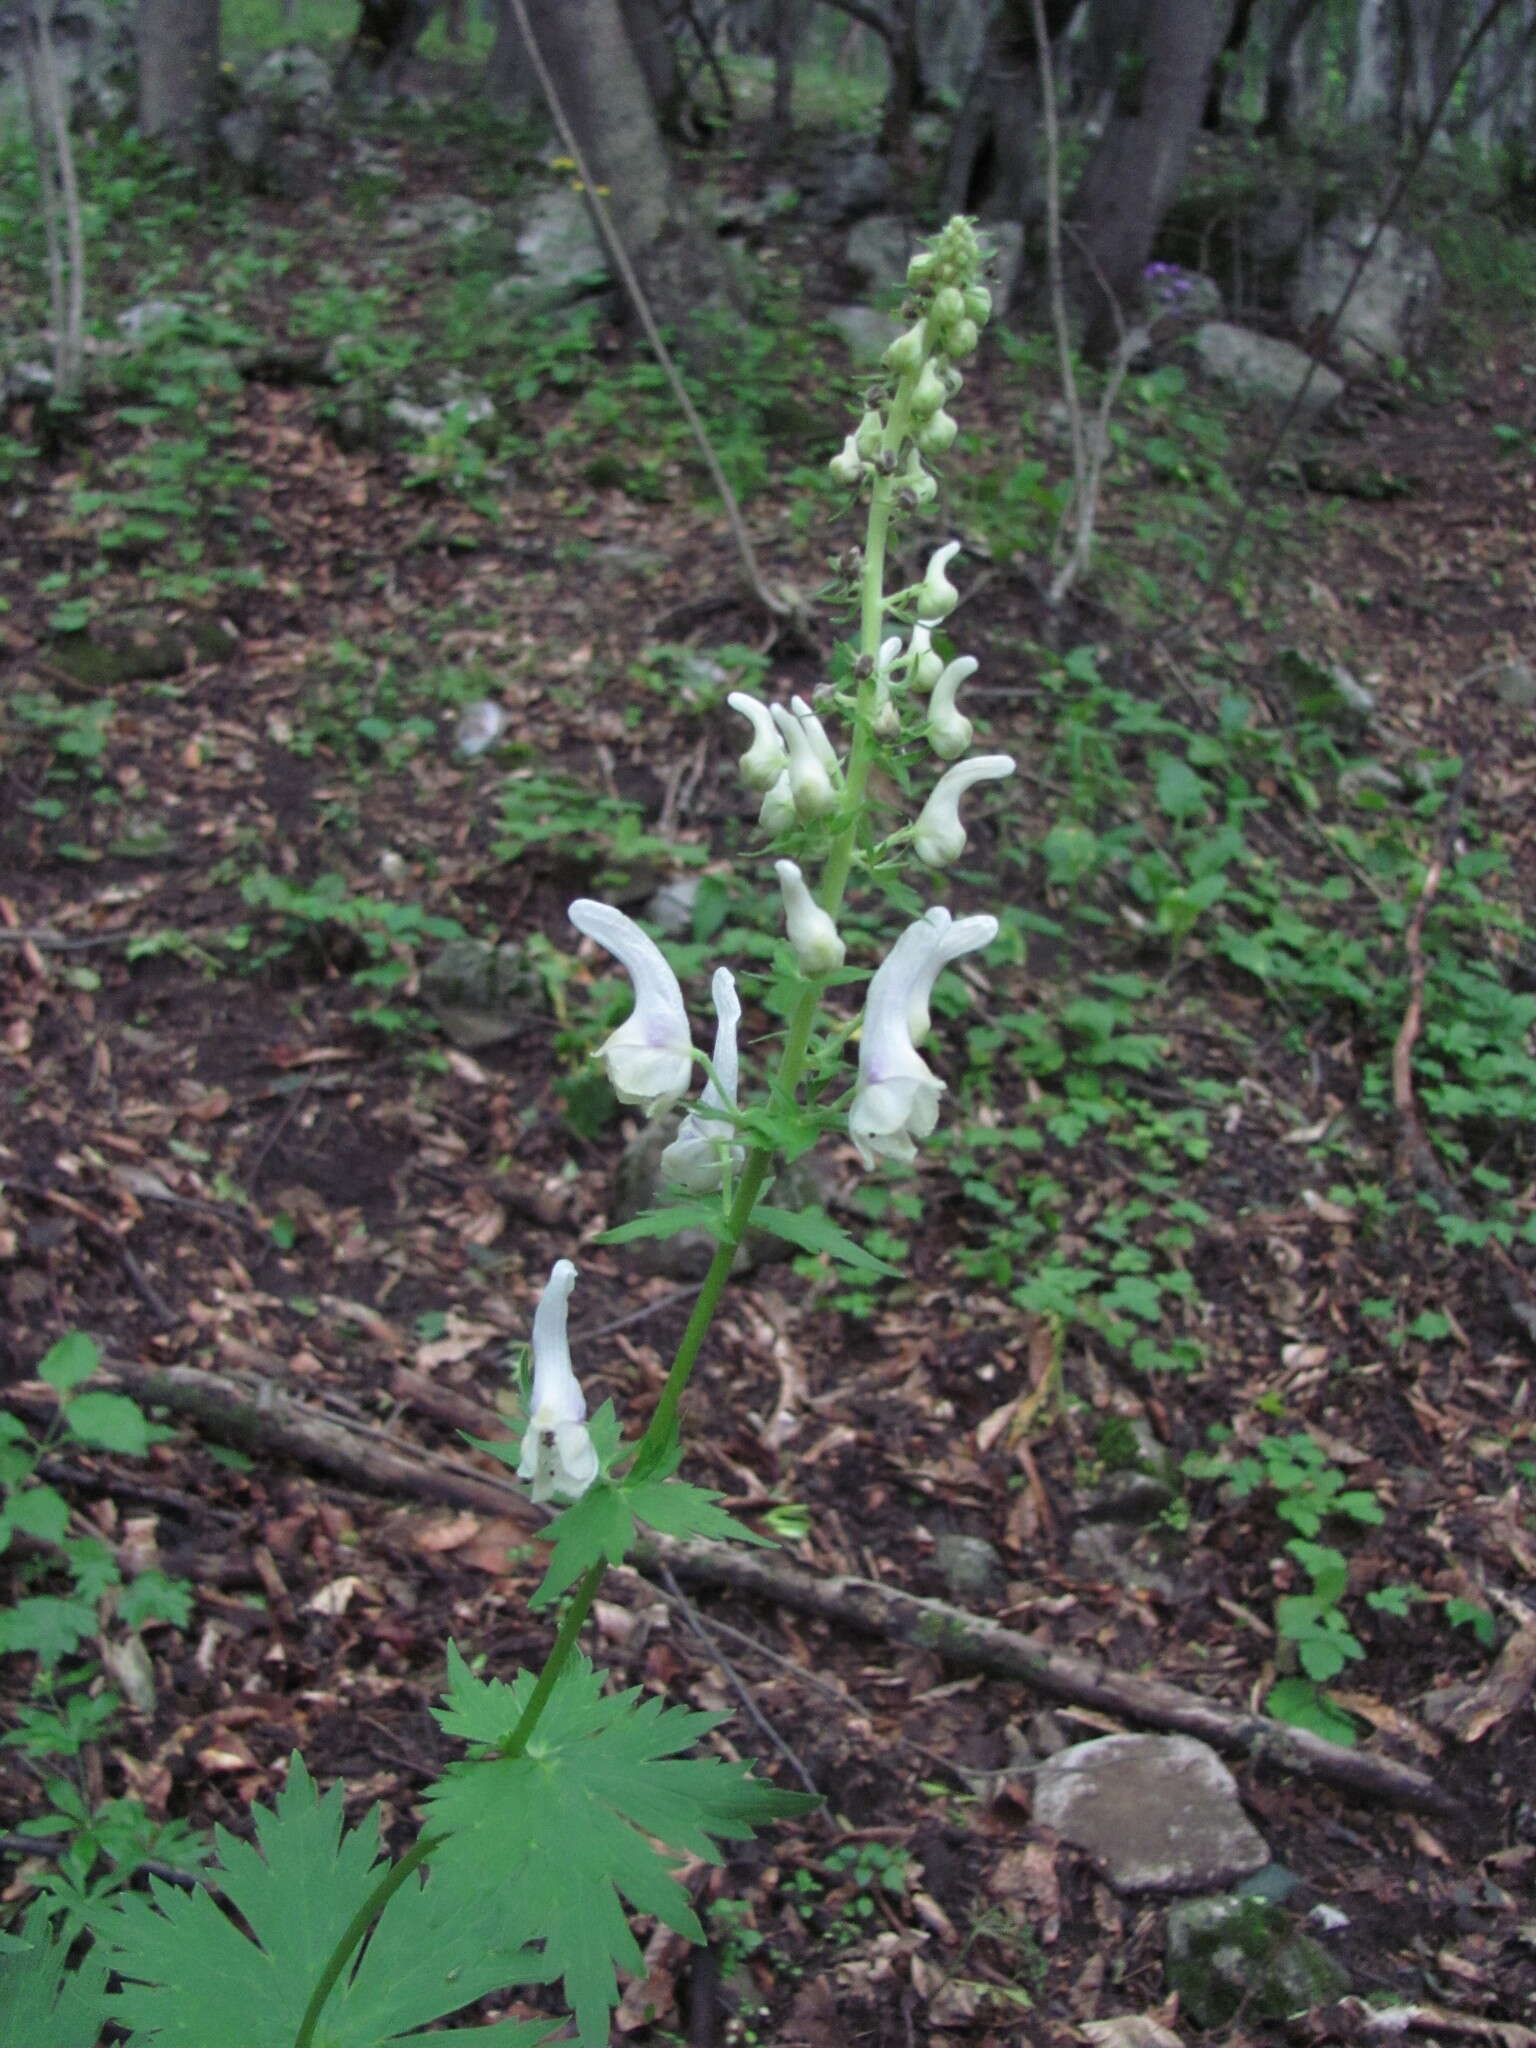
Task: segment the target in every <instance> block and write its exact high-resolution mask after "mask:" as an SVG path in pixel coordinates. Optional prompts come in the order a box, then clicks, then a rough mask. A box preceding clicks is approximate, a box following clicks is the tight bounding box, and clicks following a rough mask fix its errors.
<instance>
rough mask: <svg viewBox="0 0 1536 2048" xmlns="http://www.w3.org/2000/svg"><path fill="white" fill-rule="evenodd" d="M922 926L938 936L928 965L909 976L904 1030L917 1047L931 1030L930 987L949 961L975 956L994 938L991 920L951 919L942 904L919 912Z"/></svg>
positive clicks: (980, 918)
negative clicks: (931, 929)
mask: <svg viewBox="0 0 1536 2048" xmlns="http://www.w3.org/2000/svg"><path fill="white" fill-rule="evenodd" d="M923 922H924V924H930V925H932V926H933V929H934V930H935V931H936V932H937V933H938V935H939V942H938V944H937V945H936V946H935V947H934V949H933V952H932V954H931V956H930V957H929V960H928V964H927V966H926V967H924V969H923V971H922V972H921V973H920V974H918V975H915V976H914V977H913V981H912V986H911V990H910V992H909V995H908V999H907V1029H908V1031H909V1032H910V1033H911V1037H912V1043H913V1044H914V1045H921V1044H922V1043H923V1041H924V1039H926V1038H927V1036H928V1033H929V1031H930V1030H931V1029H932V1019H931V1018H930V1017H929V1015H928V998H929V997H930V996H931V995H932V994H933V984H934V983H935V982H936V981H937V980H938V978H939V976H940V975H941V974H942V973H943V971H944V969H945V968H946V967H948V966H949V964H950V962H951V961H953V960H960V959H963V958H964V956H965V955H966V954H967V953H976V952H979V951H980V950H981V948H982V947H983V946H990V945H991V943H992V941H993V940H994V939H995V938H996V937H997V919H996V918H995V917H989V916H985V915H983V916H980V917H961V918H952V917H951V916H950V914H949V912H948V911H947V910H946V909H945V908H944V907H943V905H942V904H935V905H934V907H933V909H932V910H926V911H924V913H923Z"/></svg>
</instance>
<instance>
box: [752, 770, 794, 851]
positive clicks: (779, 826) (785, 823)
mask: <svg viewBox="0 0 1536 2048" xmlns="http://www.w3.org/2000/svg"><path fill="white" fill-rule="evenodd" d="M757 822H758V824H759V825H761V826H762V828H763V830H764V831H765V832H766V833H768V835H769V836H770V837H771V838H774V839H777V838H778V836H779V834H780V833H781V832H787V831H788V830H789V829H790V827H791V826H792V825H794V824H797V823H798V822H799V821H798V817H797V814H796V811H795V799H794V795H793V793H792V792H791V790H790V787H789V770H788V769H787V768H786V769H785V770H784V773H783V774H782V775H781V776H780V777H779V779H778V781H777V782H776V783H775V784H774V785H773V787H772V789H770V790H769V791H768V793H767V795H766V796H765V797H764V798H763V801H762V806H761V808H760V809H759V811H758V814H757Z"/></svg>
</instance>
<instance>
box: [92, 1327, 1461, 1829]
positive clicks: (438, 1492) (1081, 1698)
mask: <svg viewBox="0 0 1536 2048" xmlns="http://www.w3.org/2000/svg"><path fill="white" fill-rule="evenodd" d="M99 1377H101V1378H103V1379H107V1380H110V1381H111V1382H112V1383H113V1384H115V1385H117V1386H120V1387H123V1388H125V1389H127V1390H128V1391H129V1392H131V1393H133V1394H134V1395H135V1396H136V1397H137V1398H138V1399H140V1400H142V1401H149V1402H154V1403H156V1404H157V1405H158V1406H160V1407H163V1408H167V1409H170V1410H171V1411H172V1412H173V1413H175V1414H178V1415H183V1416H186V1417H188V1418H189V1419H190V1420H193V1421H196V1422H197V1423H199V1424H200V1425H201V1426H203V1427H204V1428H206V1429H207V1430H208V1431H209V1433H210V1434H211V1435H213V1436H216V1437H219V1438H220V1439H221V1440H222V1441H224V1442H229V1443H235V1444H238V1445H240V1446H242V1447H244V1448H247V1449H259V1450H263V1451H269V1452H271V1451H275V1452H278V1453H280V1454H282V1455H284V1456H287V1457H291V1458H295V1459H297V1460H298V1461H299V1462H300V1463H303V1464H308V1465H313V1466H317V1467H319V1468H320V1469H321V1470H322V1471H326V1472H330V1473H332V1474H334V1475H335V1476H336V1477H338V1478H341V1479H345V1480H347V1481H348V1482H349V1483H350V1484H352V1485H354V1486H360V1487H364V1488H366V1489H367V1490H368V1491H369V1492H374V1493H383V1494H388V1495H390V1496H392V1497H393V1498H395V1499H412V1498H414V1499H418V1500H419V1499H426V1500H437V1501H445V1502H448V1503H450V1504H451V1505H453V1506H456V1507H465V1508H469V1509H472V1510H475V1511H477V1512H479V1513H481V1514H494V1515H507V1514H512V1515H522V1516H524V1517H525V1518H527V1519H528V1520H529V1523H530V1526H532V1523H533V1516H534V1510H533V1509H532V1508H531V1506H530V1504H529V1501H528V1498H527V1496H526V1494H524V1493H523V1492H522V1490H521V1489H520V1488H518V1487H516V1486H513V1485H512V1484H511V1483H510V1482H509V1481H506V1480H500V1479H497V1478H494V1477H493V1476H491V1475H490V1474H489V1473H487V1474H484V1475H482V1474H480V1473H476V1472H471V1471H469V1470H468V1469H467V1468H465V1467H462V1466H461V1467H457V1468H456V1467H454V1466H451V1465H449V1464H447V1463H446V1462H444V1461H442V1460H434V1459H431V1458H428V1457H425V1456H424V1455H423V1454H422V1452H421V1451H419V1450H413V1449H410V1448H409V1447H407V1446H404V1445H401V1446H399V1447H398V1448H396V1446H395V1445H394V1444H393V1443H392V1442H390V1441H389V1440H387V1439H386V1438H385V1437H384V1432H382V1431H379V1430H374V1429H371V1428H366V1427H362V1426H359V1425H358V1424H356V1423H353V1422H349V1421H347V1420H346V1419H345V1418H342V1417H337V1416H333V1415H326V1414H322V1413H320V1412H319V1411H318V1410H317V1409H316V1408H314V1407H313V1406H312V1405H311V1404H309V1403H307V1402H300V1401H295V1400H294V1399H293V1398H292V1397H291V1396H289V1395H287V1394H285V1393H283V1392H282V1390H281V1389H280V1388H278V1387H275V1386H272V1385H270V1384H268V1383H266V1382H262V1383H261V1385H260V1386H259V1387H258V1388H253V1387H251V1386H250V1385H242V1384H241V1383H240V1382H238V1381H236V1380H233V1379H231V1378H229V1377H227V1376H225V1375H223V1374H219V1373H213V1372H208V1371H205V1370H203V1369H202V1368H200V1367H192V1366H166V1367H163V1368H158V1369H156V1368H150V1367H144V1366H139V1365H134V1364H131V1363H129V1362H128V1361H126V1360H120V1359H113V1360H111V1361H110V1363H109V1365H108V1366H107V1368H106V1369H105V1370H104V1372H103V1373H102V1374H100V1375H99ZM417 1382H418V1375H416V1374H413V1373H412V1374H406V1373H402V1374H399V1375H397V1379H396V1392H397V1393H398V1394H402V1395H404V1396H405V1397H406V1398H411V1397H412V1396H413V1395H415V1396H419V1395H420V1394H421V1393H424V1392H425V1388H424V1387H422V1386H420V1385H419V1384H416V1383H417ZM453 1406H454V1411H455V1412H454V1414H453V1418H452V1419H453V1421H454V1422H455V1424H456V1425H457V1426H458V1427H460V1428H469V1429H474V1430H475V1431H476V1433H477V1434H478V1435H481V1436H484V1437H487V1438H495V1437H506V1436H507V1435H508V1434H509V1432H508V1430H507V1427H506V1424H505V1423H504V1422H503V1421H502V1419H501V1417H500V1416H499V1415H496V1414H495V1413H494V1412H493V1411H491V1410H489V1409H486V1410H477V1409H476V1408H475V1407H474V1405H473V1404H471V1403H470V1402H469V1401H467V1400H466V1399H465V1398H464V1397H462V1396H459V1397H456V1399H455V1401H454V1404H453ZM477 1420H478V1428H477V1427H476V1424H477ZM630 1562H632V1563H633V1564H634V1565H636V1566H637V1567H638V1569H640V1570H641V1571H645V1572H651V1573H655V1574H657V1575H660V1574H661V1573H662V1572H664V1571H668V1570H670V1571H671V1572H672V1573H674V1574H675V1576H676V1577H677V1578H679V1579H681V1580H686V1581H690V1582H691V1583H693V1584H695V1585H708V1586H725V1587H729V1588H730V1589H731V1590H732V1591H734V1592H738V1593H747V1594H750V1595H752V1596H753V1597H755V1598H757V1599H762V1600H771V1601H773V1602H774V1604H775V1605H776V1606H780V1607H788V1608H792V1609H794V1610H795V1611H796V1612H797V1613H801V1614H815V1615H820V1616H821V1617H822V1618H823V1619H824V1620H827V1621H835V1622H838V1623H840V1624H842V1625H844V1626H846V1627H849V1628H856V1629H860V1630H862V1631H863V1632H864V1633H866V1634H869V1635H878V1636H884V1637H886V1638H887V1639H888V1640H890V1641H894V1642H900V1643H910V1644H912V1645H913V1646H914V1647H916V1648H919V1649H925V1650H932V1651H933V1652H934V1653H935V1654H936V1655H938V1656H941V1657H944V1658H946V1659H947V1660H948V1661H949V1662H950V1663H952V1664H964V1665H968V1666H969V1667H970V1668H971V1669H972V1670H977V1671H985V1672H988V1673H989V1674H991V1675H992V1676H993V1677H997V1678H1016V1679H1019V1680H1021V1681H1022V1682H1023V1683H1024V1684H1025V1685H1028V1686H1029V1687H1030V1688H1031V1689H1032V1690H1033V1691H1035V1692H1039V1693H1043V1694H1045V1695H1046V1696H1047V1697H1048V1698H1050V1699H1058V1700H1068V1701H1071V1702H1072V1703H1074V1704H1075V1705H1078V1706H1089V1707H1096V1708H1099V1709H1100V1710H1101V1711H1104V1712H1107V1713H1111V1714H1118V1715H1121V1716H1123V1717H1124V1718H1125V1719H1126V1720H1128V1721H1136V1722H1140V1723H1142V1724H1143V1725H1144V1726H1146V1727H1149V1728H1169V1729H1173V1730H1175V1731H1177V1732H1178V1733H1180V1734H1185V1735H1194V1736H1197V1737H1199V1738H1200V1739H1201V1740H1202V1741H1205V1742H1209V1743H1210V1744H1211V1746H1212V1747H1213V1748H1215V1749H1221V1750H1225V1751H1227V1752H1228V1753H1229V1754H1234V1755H1239V1756H1246V1757H1248V1758H1250V1759H1251V1760H1252V1761H1253V1762H1254V1763H1263V1764H1270V1765H1273V1766H1275V1767H1276V1768H1278V1769H1280V1770H1284V1771H1291V1772H1294V1773H1295V1774H1296V1775H1297V1776H1299V1777H1304V1778H1313V1779H1316V1780H1317V1781H1318V1782H1319V1783H1321V1784H1326V1785H1335V1786H1338V1787H1339V1788H1340V1789H1341V1790H1344V1791H1349V1792H1356V1793H1363V1794H1365V1795H1366V1796H1367V1797H1369V1798H1373V1799H1381V1800H1384V1801H1386V1802H1387V1803H1388V1804H1390V1805H1393V1806H1408V1807H1416V1808H1419V1809H1421V1810H1423V1811H1425V1812H1429V1813H1444V1814H1451V1813H1457V1812H1460V1811H1461V1808H1460V1806H1459V1804H1458V1802H1457V1801H1456V1800H1454V1799H1453V1798H1452V1797H1451V1796H1450V1794H1449V1793H1447V1792H1445V1791H1443V1790H1442V1789H1441V1787H1440V1786H1438V1785H1437V1784H1436V1783H1435V1782H1434V1780H1433V1779H1432V1778H1429V1777H1426V1776H1425V1774H1424V1773H1423V1772H1422V1771H1416V1770H1414V1769H1413V1767H1412V1766H1411V1765H1409V1764H1400V1763H1395V1762H1394V1761H1393V1760H1392V1759H1391V1758H1390V1757H1384V1756H1378V1755H1376V1754H1374V1753H1372V1752H1370V1751H1366V1750H1357V1749H1344V1748H1342V1747H1341V1746H1340V1745H1339V1744H1338V1743H1334V1742H1325V1741H1324V1740H1323V1738H1322V1737H1321V1736H1318V1735H1311V1734H1309V1733H1308V1732H1307V1731H1306V1730H1305V1729H1302V1728H1291V1727H1287V1726H1286V1725H1285V1724H1284V1723H1282V1722H1278V1721H1270V1720H1266V1719H1265V1717H1264V1716H1263V1715H1262V1714H1250V1713H1247V1712H1245V1711H1243V1710H1242V1709H1241V1708H1238V1707H1227V1706H1223V1705H1222V1704H1221V1702H1220V1701H1218V1700H1212V1699H1207V1698H1206V1697H1205V1695H1204V1694H1203V1693H1197V1692H1189V1691H1187V1690H1186V1689H1185V1688H1184V1687H1183V1686H1178V1685H1170V1684H1167V1683H1166V1682H1165V1681H1164V1680H1162V1679H1157V1678H1141V1677H1136V1676H1134V1675H1132V1674H1131V1673H1129V1672H1123V1671H1116V1670H1114V1669H1112V1668H1111V1667H1110V1666H1109V1665H1107V1664H1102V1663H1099V1662H1098V1661H1097V1660H1096V1659H1093V1658H1089V1657H1081V1656H1078V1655H1077V1654H1076V1653H1075V1652H1074V1651H1070V1650H1057V1649H1053V1648H1052V1647H1051V1646H1050V1645H1049V1644H1047V1643H1043V1642H1041V1641H1040V1640H1039V1639H1038V1638H1037V1637H1034V1636H1026V1635H1021V1634H1020V1633H1019V1632H1018V1631H1017V1630H1015V1629H1010V1628H1004V1627H1002V1626H1001V1625H1000V1624H999V1623H997V1622H995V1621H987V1620H985V1619H983V1618H982V1617H981V1616H979V1615H974V1614H966V1613H964V1612H963V1611H962V1610H961V1609H960V1608H958V1607H950V1606H949V1605H947V1604H946V1603H945V1602H944V1601H942V1600H925V1599H920V1598H918V1597H917V1595H915V1594H912V1593H902V1592H899V1591H897V1590H896V1589H894V1588H893V1587H890V1586H881V1585H877V1584H876V1583H875V1581H874V1580H872V1579H856V1578H819V1577H817V1576H816V1575H815V1574H814V1573H812V1572H807V1571H802V1570H801V1569H800V1568H799V1567H797V1566H795V1565H790V1564H786V1563H783V1562H781V1561H779V1560H778V1559H765V1558H761V1557H758V1556H755V1555H751V1554H748V1553H745V1552H740V1551H735V1550H731V1549H728V1548H725V1547H724V1546H722V1545H718V1544H712V1543H674V1542H669V1541H666V1540H657V1541H650V1542H645V1543H641V1544H639V1545H637V1547H636V1549H635V1551H634V1552H633V1553H632V1556H631V1559H630Z"/></svg>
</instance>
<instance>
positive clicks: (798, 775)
mask: <svg viewBox="0 0 1536 2048" xmlns="http://www.w3.org/2000/svg"><path fill="white" fill-rule="evenodd" d="M803 703H804V699H803V698H799V697H797V698H795V700H794V707H795V708H794V709H793V710H788V711H787V710H786V709H785V708H784V706H783V705H782V704H775V705H774V706H773V707H772V710H773V722H774V724H775V725H776V726H777V727H778V728H779V731H780V732H781V733H782V734H783V736H784V744H785V746H786V747H787V748H788V750H789V793H790V795H791V796H792V797H793V798H794V800H795V814H796V816H797V817H799V818H801V819H806V820H809V819H812V818H824V817H826V816H827V814H828V812H830V811H835V810H836V809H837V789H836V786H835V784H834V783H833V780H832V774H831V767H830V766H829V764H828V762H827V761H826V760H825V759H824V758H823V753H822V747H818V746H817V745H816V743H815V738H814V736H813V732H812V728H814V730H815V733H816V734H820V737H821V741H822V746H823V747H825V749H826V751H827V752H828V753H830V752H831V742H830V741H829V740H828V739H827V736H826V734H825V732H823V731H822V726H821V720H820V719H819V718H818V717H817V716H816V715H815V713H814V712H813V711H812V710H811V708H810V706H809V705H808V704H807V705H805V712H804V715H803V716H802V715H801V714H800V707H801V705H802V704H803ZM836 760H837V756H836V755H835V754H834V755H833V756H832V764H831V765H834V766H835V764H836Z"/></svg>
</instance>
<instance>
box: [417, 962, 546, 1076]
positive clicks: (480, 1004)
mask: <svg viewBox="0 0 1536 2048" xmlns="http://www.w3.org/2000/svg"><path fill="white" fill-rule="evenodd" d="M421 999H422V1001H423V1002H424V1003H425V1004H426V1006H427V1008H428V1009H429V1010H430V1011H431V1012H432V1014H433V1016H434V1017H435V1018H436V1019H437V1021H438V1023H439V1024H440V1025H441V1026H442V1027H443V1031H444V1033H445V1034H446V1036H447V1037H448V1038H449V1039H450V1040H451V1041H452V1042H453V1044H455V1045H457V1046H462V1047H463V1048H464V1049H465V1051H467V1052H476V1051H478V1050H479V1049H480V1048H481V1047H482V1046H486V1045H497V1044H499V1043H500V1042H501V1040H502V1039H504V1038H510V1037H511V1036H512V1034H513V1033H514V1032H515V1031H516V1030H517V1028H518V1026H519V1024H520V1023H521V1022H522V1021H523V1019H524V1018H525V1017H526V1016H527V1014H528V1012H529V1011H530V1010H532V1009H536V1008H540V1007H541V996H540V985H539V978H538V975H537V974H536V973H535V972H534V970H533V969H531V968H530V967H529V966H528V965H527V964H526V963H525V962H524V960H523V956H522V953H521V951H520V950H519V949H518V948H517V947H516V946H496V945H492V944H491V942H490V941H489V940H488V939H451V940H450V941H449V943H448V944H447V945H446V946H444V948H443V950H442V951H441V952H440V953H439V954H438V955H437V958H436V959H435V960H432V961H430V962H429V963H428V965H427V966H426V967H424V968H423V969H422V974H421Z"/></svg>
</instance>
